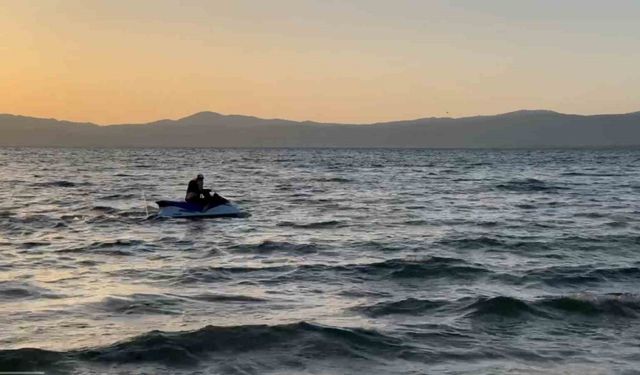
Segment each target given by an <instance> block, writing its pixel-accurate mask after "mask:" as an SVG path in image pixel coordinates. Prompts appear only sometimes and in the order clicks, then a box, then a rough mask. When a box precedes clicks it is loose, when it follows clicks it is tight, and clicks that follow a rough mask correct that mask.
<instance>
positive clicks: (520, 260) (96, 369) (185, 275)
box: [0, 149, 640, 374]
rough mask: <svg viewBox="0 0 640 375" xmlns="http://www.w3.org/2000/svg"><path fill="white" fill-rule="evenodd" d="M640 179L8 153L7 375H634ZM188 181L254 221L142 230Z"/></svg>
mask: <svg viewBox="0 0 640 375" xmlns="http://www.w3.org/2000/svg"><path fill="white" fill-rule="evenodd" d="M638 166H640V150H569V151H553V150H545V151H542V150H541V151H489V150H484V151H482V150H475V151H462V150H296V149H283V150H275V149H274V150H207V149H191V150H175V149H172V150H163V149H141V150H97V149H96V150H89V149H86V150H85V149H69V150H56V149H0V198H1V199H0V348H1V349H2V350H0V371H44V372H46V373H47V374H55V373H75V374H103V373H106V374H120V373H149V374H209V373H214V374H218V373H219V374H362V373H366V374H425V373H429V374H482V373H486V374H503V373H504V374H506V373H508V374H548V373H563V374H564V373H584V374H609V373H612V374H614V373H615V374H621V373H625V374H639V373H640V372H638V370H637V369H638V368H640V319H639V318H640V291H639V287H640V253H639V252H640V200H639V196H640V169H639V168H638ZM197 173H203V174H204V175H205V178H206V179H205V184H206V185H210V186H212V187H213V188H214V189H215V190H217V191H218V192H219V193H220V194H222V195H223V196H225V197H227V198H228V199H230V200H232V201H233V202H234V203H236V204H237V205H238V206H240V207H241V208H242V209H243V210H244V211H246V212H248V213H249V214H250V216H248V217H244V218H227V219H207V220H184V219H161V218H157V217H154V213H155V212H156V211H157V209H156V207H155V205H154V203H153V202H154V201H155V200H160V199H182V198H183V197H184V191H185V188H186V185H187V182H188V181H189V180H190V179H191V178H193V177H194V176H195V175H196V174H197ZM145 198H146V200H147V202H148V206H147V205H145ZM147 210H148V211H149V212H148V216H147Z"/></svg>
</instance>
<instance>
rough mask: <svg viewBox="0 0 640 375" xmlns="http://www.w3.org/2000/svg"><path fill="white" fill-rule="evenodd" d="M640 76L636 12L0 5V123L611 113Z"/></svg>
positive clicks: (404, 2)
mask: <svg viewBox="0 0 640 375" xmlns="http://www.w3.org/2000/svg"><path fill="white" fill-rule="evenodd" d="M639 67H640V1H637V0H634V1H632V0H627V1H623V0H620V1H615V0H611V1H604V0H597V1H596V0H562V1H559V0H535V1H534V0H531V1H524V0H523V1H518V0H503V1H498V0H484V1H480V0H467V1H428V0H387V1H383V0H351V1H349V0H339V1H332V0H317V1H312V0H269V1H267V0H264V1H263V0H229V1H213V0H211V1H177V0H176V1H165V0H148V1H142V0H140V1H133V0H125V1H119V0H109V1H106V0H105V1H90V0H77V1H76V0H65V1H55V0H33V1H28V0H0V93H1V94H0V113H14V114H24V115H31V116H39V117H55V118H61V119H70V120H82V121H93V122H97V123H116V122H144V121H150V120H156V119H159V118H177V117H182V116H186V115H188V114H191V113H193V112H197V111H202V110H212V111H217V112H222V113H238V114H249V115H255V116H260V117H280V118H289V119H295V120H304V119H312V120H318V121H337V122H373V121H386V120H395V119H408V118H418V117H429V116H447V115H449V116H465V115H474V114H493V113H499V112H506V111H511V110H515V109H522V108H529V109H537V108H544V109H553V110H558V111H562V112H571V113H619V112H631V111H637V110H640V68H639ZM447 113H448V114H447Z"/></svg>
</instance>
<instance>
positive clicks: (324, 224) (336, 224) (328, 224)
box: [278, 220, 346, 229]
mask: <svg viewBox="0 0 640 375" xmlns="http://www.w3.org/2000/svg"><path fill="white" fill-rule="evenodd" d="M278 226H279V227H290V228H299V229H331V228H342V227H345V226H346V223H344V222H342V221H338V220H327V221H316V222H311V223H294V222H291V221H281V222H279V223H278Z"/></svg>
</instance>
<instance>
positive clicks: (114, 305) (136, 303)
mask: <svg viewBox="0 0 640 375" xmlns="http://www.w3.org/2000/svg"><path fill="white" fill-rule="evenodd" d="M179 305H180V300H179V299H177V298H175V297H168V296H162V295H156V294H132V295H129V296H124V297H116V296H110V297H106V298H104V299H103V300H102V301H100V302H97V303H95V304H93V308H95V309H97V310H100V311H104V312H108V313H115V314H125V315H147V314H161V315H174V314H180V313H181V312H182V310H181V309H180V308H179V307H180V306H179Z"/></svg>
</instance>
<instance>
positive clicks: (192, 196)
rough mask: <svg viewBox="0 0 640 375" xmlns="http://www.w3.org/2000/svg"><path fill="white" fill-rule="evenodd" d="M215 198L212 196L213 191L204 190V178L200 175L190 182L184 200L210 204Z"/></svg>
mask: <svg viewBox="0 0 640 375" xmlns="http://www.w3.org/2000/svg"><path fill="white" fill-rule="evenodd" d="M212 198H213V197H212V196H211V190H210V189H205V188H204V176H203V175H202V174H199V175H198V177H196V178H194V179H193V180H191V181H189V186H188V187H187V195H186V196H185V197H184V200H185V201H187V202H192V203H207V202H210V201H211V199H212Z"/></svg>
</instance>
